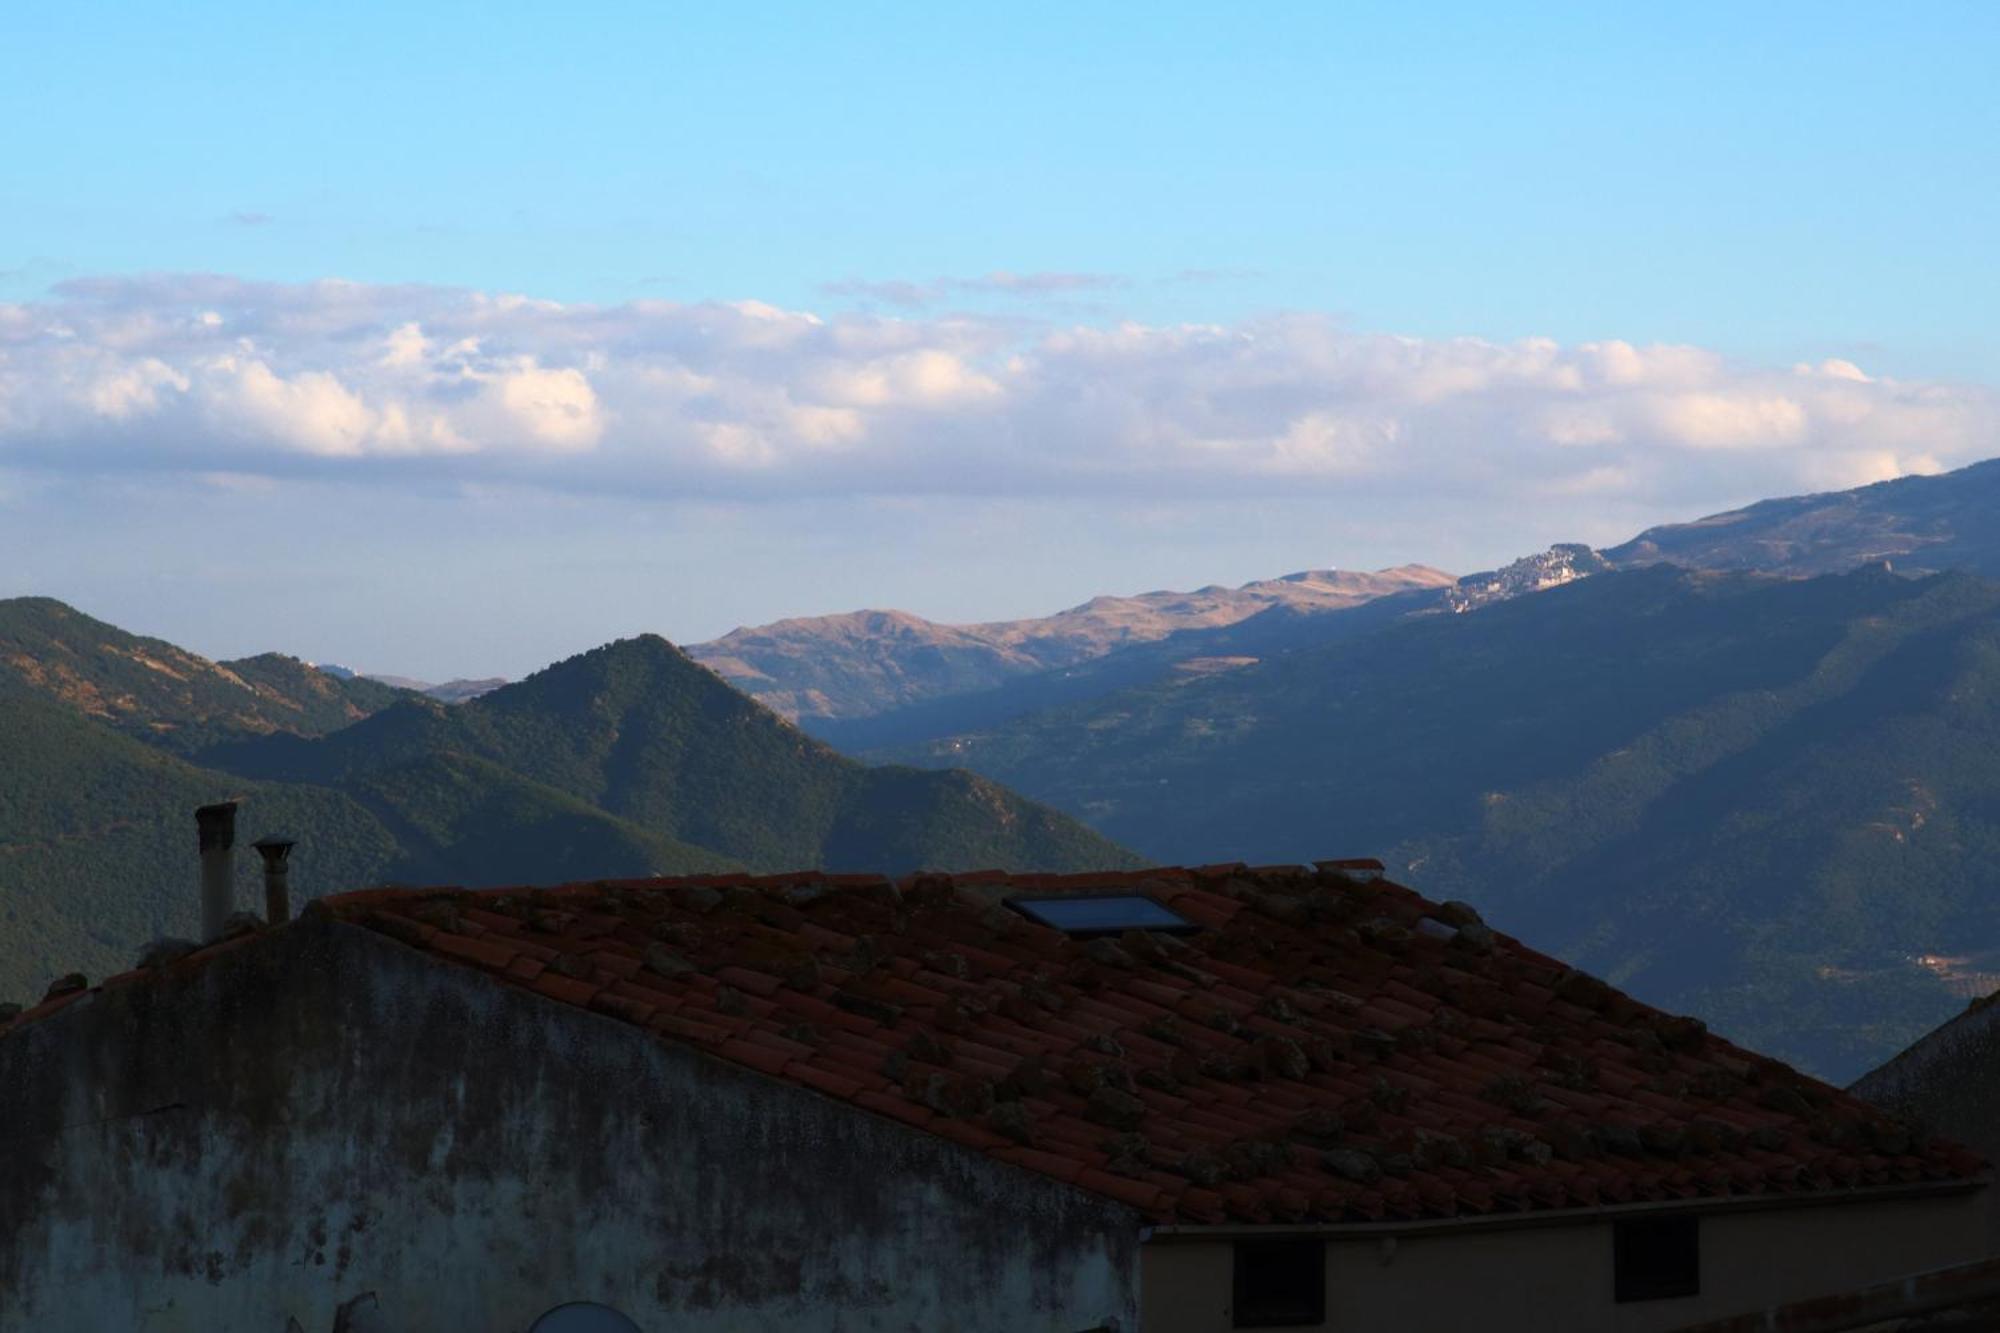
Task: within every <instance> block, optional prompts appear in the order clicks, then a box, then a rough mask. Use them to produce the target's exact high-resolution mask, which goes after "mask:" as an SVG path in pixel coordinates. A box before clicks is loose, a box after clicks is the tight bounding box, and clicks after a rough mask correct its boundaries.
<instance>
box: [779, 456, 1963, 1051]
mask: <svg viewBox="0 0 2000 1333" xmlns="http://www.w3.org/2000/svg"><path fill="white" fill-rule="evenodd" d="M1885 562H1886V563H1885ZM1675 565H1679V566H1681V568H1679V569H1676V568H1674V567H1673V566H1675ZM1857 565H1858V566H1862V568H1860V569H1859V570H1858V572H1843V573H1841V574H1839V575H1838V576H1823V577H1818V578H1803V577H1801V576H1802V575H1806V574H1813V573H1824V572H1825V571H1835V570H1837V571H1854V570H1855V569H1856V566H1857ZM1891 565H1893V569H1894V572H1893V573H1892V572H1891V569H1890V566H1891ZM1940 566H1942V567H1947V568H1956V569H1957V570H1959V571H1960V572H1954V573H1950V574H1945V575H1940V576H1934V577H1913V576H1915V575H1919V574H1921V573H1922V571H1924V570H1926V569H1932V568H1937V567H1940ZM1980 573H1983V574H1989V575H2000V465H1996V464H1982V465H1980V466H1977V467H1974V468H1969V469H1966V470H1964V471H1961V472H1958V473H1953V474H1949V475H1946V476H1942V477H1930V478H1911V479H1906V480H1904V481H1898V482H1891V483H1885V484H1883V485H1879V486H1871V487H1867V488H1863V489H1861V490H1858V491H1852V492H1843V493H1840V494H1835V495H1823V496H1810V497H1802V498H1799V499H1793V500H1778V501H1771V502H1767V503H1765V504H1760V505H1756V506H1752V507H1751V508H1749V509H1746V510H1743V511H1739V512H1737V513H1734V514H1729V515H1719V516H1717V517H1715V518H1712V519H1706V520H1702V521H1700V522H1697V523H1691V524H1686V525H1679V526H1673V527H1665V528H1659V529H1654V530H1653V531H1651V532H1648V533H1646V534H1644V535H1642V536H1641V537H1640V538H1638V539H1636V540H1635V541H1633V542H1630V543H1627V544H1625V545H1624V546H1620V547H1615V548H1612V549H1610V550H1607V551H1602V552H1600V551H1593V550H1592V549H1591V548H1589V547H1584V546H1559V547H1556V548H1553V549H1552V550H1550V551H1549V552H1546V553H1543V554H1541V555H1538V556H1532V557H1528V558H1526V559H1524V560H1521V561H1517V562H1515V563H1514V564H1512V565H1509V566H1507V567H1506V568H1504V569H1502V570H1497V571H1494V572H1492V573H1489V574H1481V575H1473V576H1469V577H1467V578H1465V579H1461V580H1458V581H1457V582H1456V583H1455V584H1452V585H1449V586H1446V587H1443V588H1432V589H1422V590H1412V591H1406V592H1403V593H1396V594H1391V595H1388V596H1383V597H1378V598H1375V599H1372V600H1370V601H1368V602H1365V603H1362V604H1359V605H1356V606H1352V607H1347V608H1339V609H1333V610H1328V611H1321V612H1314V613H1308V614H1295V613H1288V612H1287V610H1286V609H1284V608H1274V609H1272V610H1270V611H1268V612H1265V613H1262V614H1259V615H1256V616H1252V617H1250V618H1248V619H1245V620H1243V621H1240V622H1238V623H1237V624H1235V625H1231V626H1227V627H1224V628H1222V629H1197V630H1189V631H1182V632H1180V633H1177V634H1174V635H1170V636H1168V637H1166V638H1163V639H1160V640H1157V641H1155V642H1153V643H1151V644H1147V645H1139V646H1131V647H1124V648H1118V649H1114V650H1112V651H1110V652H1107V653H1105V654H1104V655H1102V656H1101V657H1098V658H1096V659H1093V660H1092V661H1090V662H1089V663H1087V664H1085V665H1084V666H1083V667H1080V668H1072V669H1068V670H1058V671H1045V672H1042V673H1039V674H1036V675H1029V676H1022V677H1017V678H1015V679H1012V680H1010V681H1008V682H1006V683H1005V684H1003V685H1001V686H998V687H993V688H988V689H985V690H981V691H976V692H968V693H964V694H959V695H947V696H940V697H935V698H932V699H929V700H926V701H924V702H922V703H919V704H914V705H907V706H903V707H899V708H891V709H887V710H884V711H882V712H879V713H876V714H874V715H872V716H869V717H865V718H853V719H841V720H814V719H807V722H808V724H809V725H812V726H813V727H814V728H815V729H816V730H817V731H819V732H820V734H822V735H827V736H829V737H830V738H831V739H833V740H835V741H836V742H837V743H840V744H841V745H843V746H844V747H846V748H849V749H850V750H852V751H853V752H856V753H860V754H863V755H864V756H865V757H869V758H874V759H879V760H890V759H893V760H898V761H903V762H914V763H934V764H946V763H948V764H953V765H965V766H969V767H971V768H973V769H975V770H977V771H979V772H982V773H986V774H988V775H989V776H992V777H994V778H997V779H999V780H1000V781H1002V782H1005V783H1007V784H1009V785H1010V786H1012V787H1015V788H1018V789H1020V790H1022V791H1024V792H1026V793H1028V794H1029V795H1032V796H1035V797H1039V798H1041V799H1044V800H1047V801H1050V802H1051V803H1053V804H1055V805H1056V806H1058V807H1059V808H1062V809H1065V810H1068V811H1070V812H1071V813H1073V814H1075V815H1077V816H1078V817H1080V818H1083V819H1085V820H1087V821H1088V822H1090V823H1091V824H1092V825H1093V827H1096V828H1098V829H1100V830H1102V831H1103V832H1105V833H1106V834H1108V835H1109V836H1111V837H1113V838H1116V839H1118V840H1119V841H1121V842H1123V843H1125V844H1126V845H1129V846H1132V847H1134V848H1136V849H1137V850H1139V851H1140V852H1142V853H1144V854H1146V855H1148V856H1150V857H1154V858H1157V859H1160V860H1168V861H1174V860H1215V859H1223V860H1227V859H1231V858H1237V857H1241V858H1243V859H1247V860H1251V861H1274V860H1288V859H1310V858H1313V857H1317V856H1324V855H1326V854H1328V852H1329V851H1330V850H1342V851H1347V852H1352V853H1356V854H1361V853H1374V854H1379V855H1383V856H1384V857H1385V858H1388V859H1391V860H1393V861H1394V862H1395V864H1396V866H1397V869H1398V871H1399V873H1400V874H1401V875H1402V876H1403V877H1404V878H1406V879H1408V880H1409V881H1410V882H1412V883H1416V884H1419V885H1422V886H1423V887H1424V888H1425V890H1426V891H1427V892H1431V893H1433V894H1438V895H1447V896H1462V897H1466V898H1468V899H1470V900H1472V901H1475V902H1477V903H1479V904H1480V905H1481V906H1482V907H1483V908H1486V909H1488V910H1489V911H1490V912H1491V914H1492V915H1493V916H1494V917H1495V918H1496V919H1497V920H1498V921H1499V922H1500V923H1501V924H1502V925H1504V926H1505V927H1507V928H1509V929H1512V930H1515V931H1517V932H1518V933H1520V934H1522V935H1523V936H1524V937H1525V938H1527V939H1529V940H1530V941H1531V942H1534V943H1536V944H1537V945H1538V946H1540V947H1544V948H1547V949H1550V950H1551V951H1553V952H1556V953H1558V954H1562V955H1563V956H1565V957H1570V958H1574V959H1576V960H1577V961H1579V962H1580V963H1582V964H1583V965H1585V966H1589V967H1592V968H1595V969H1598V970H1600V971H1602V972H1604V973H1605V974H1606V975H1607V976H1609V977H1610V978H1611V979H1613V980H1614V981H1617V982H1618V983H1620V984H1622V985H1626V986H1629V987H1631V988H1632V989H1634V990H1635V991H1637V992H1638V993H1639V994H1641V995H1643V996H1645V997H1646V998H1647V999H1649V1000H1652V1001H1655V1002H1658V1003H1662V1004H1665V1005H1667V1006H1669V1007H1675V1008H1680V1009H1683V1010H1686V1011H1689V1012H1696V1013H1701V1014H1703V1015H1705V1016H1708V1017H1711V1018H1713V1019H1714V1020H1715V1021H1716V1022H1717V1023H1718V1024H1720V1025H1721V1026H1722V1027H1723V1028H1724V1029H1725V1030H1726V1031H1728V1032H1730V1033H1731V1034H1732V1035H1735V1036H1738V1037H1741V1038H1743V1039H1744V1040H1746V1041H1749V1042H1750V1043H1751V1044H1753V1045H1757V1046H1760V1047H1762V1048H1765V1049H1770V1050H1772V1051H1774V1052H1776V1053H1779V1054H1783V1055H1787V1056H1789V1057H1791V1058H1794V1059H1797V1060H1800V1061H1802V1062H1804V1063H1805V1064H1807V1065H1808V1066H1809V1067H1812V1068H1815V1069H1817V1070H1819V1071H1820V1072H1823V1073H1827V1074H1833V1075H1844V1074H1847V1073H1851V1072H1857V1071H1858V1070H1859V1069H1860V1068H1862V1067H1865V1065H1866V1064H1867V1063H1868V1062H1869V1061H1871V1060H1873V1059H1875V1058H1878V1057H1880V1056H1882V1055H1885V1054H1887V1053H1889V1052H1890V1051H1892V1050H1894V1049H1895V1048H1896V1046H1897V1045H1898V1044H1899V1043H1900V1042H1902V1041H1903V1040H1906V1039H1907V1038H1908V1037H1910V1036H1913V1035H1914V1034H1915V1033H1917V1032H1919V1031H1921V1030H1923V1029H1924V1028H1925V1027H1927V1026H1929V1025H1930V1024H1931V1023H1933V1022H1935V1021H1936V1020H1937V1019H1938V1018H1940V1017H1941V1016H1942V1015H1943V1013H1944V1012H1945V1011H1946V1010H1948V1009H1949V1007H1951V1006H1952V1005H1953V1004H1955V1003H1958V1002H1960V1001H1961V1000H1962V999H1963V998H1964V996H1965V995H1966V994H1968V993H1971V992H1972V991H1975V990H1979V989H1981V988H1983V989H1986V990H1991V989H1994V988H1995V987H2000V894H1996V892H1995V890H1996V889H2000V882H1996V881H1995V879H1994V871H1993V869H1992V868H1993V867H1994V866H1996V865H2000V855H1996V853H2000V719H1996V717H1995V716H1994V714H1993V713H1992V712H1990V711H1989V701H2000V620H1996V616H1997V615H2000V584H1996V583H1993V582H1989V581H1988V580H1987V579H1985V578H1982V577H1978V576H1977V575H1978V574H1980ZM1531 593H1533V594H1538V595H1533V596H1530V595H1528V594H1531ZM1453 612H1460V613H1468V614H1451V613H1453Z"/></svg>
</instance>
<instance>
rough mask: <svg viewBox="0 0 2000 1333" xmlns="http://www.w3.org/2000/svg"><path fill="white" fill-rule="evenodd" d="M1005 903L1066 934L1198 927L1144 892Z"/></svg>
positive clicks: (1179, 931)
mask: <svg viewBox="0 0 2000 1333" xmlns="http://www.w3.org/2000/svg"><path fill="white" fill-rule="evenodd" d="M1007 906H1009V907H1011V908H1013V909H1014V910H1015V911H1017V912H1019V913H1020V914H1021V915H1022V916H1025V917H1027V918H1028V919H1029V920H1030V921H1035V922H1039V923H1040V924H1042V925H1044V926H1050V927H1053V928H1054V929H1056V930H1060V931H1062V932H1064V933H1065V934H1069V935H1119V934H1123V933H1124V932H1125V931H1128V930H1159V931H1165V932H1167V933H1169V934H1186V933H1187V932H1189V931H1192V930H1196V929H1199V927H1197V926H1196V925H1195V924H1194V922H1192V921H1189V920H1188V919H1187V918H1186V917H1184V916H1182V915H1181V914H1180V913H1178V912H1176V911H1174V910H1173V909H1172V908H1170V907H1168V906H1167V905H1166V904H1165V903H1162V902H1160V901H1158V900H1157V899H1154V898H1149V897H1147V896H1146V895H1145V894H1143V893H1098V894H1065V895H1062V896H1060V897H1051V898H1009V899H1007Z"/></svg>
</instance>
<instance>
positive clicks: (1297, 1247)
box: [1231, 1240, 1326, 1328]
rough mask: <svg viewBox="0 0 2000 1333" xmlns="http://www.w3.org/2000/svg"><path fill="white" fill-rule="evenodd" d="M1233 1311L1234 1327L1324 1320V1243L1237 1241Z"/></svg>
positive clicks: (1272, 1326)
mask: <svg viewBox="0 0 2000 1333" xmlns="http://www.w3.org/2000/svg"><path fill="white" fill-rule="evenodd" d="M1231 1286H1232V1288H1233V1296H1232V1299H1231V1308H1232V1309H1233V1310H1234V1311H1235V1326H1236V1327H1237V1328H1288V1327H1292V1326H1295V1325H1299V1324H1323V1323H1325V1322H1326V1242H1325V1241H1319V1240H1239V1241H1237V1242H1236V1272H1235V1278H1234V1281H1233V1282H1232V1284H1231Z"/></svg>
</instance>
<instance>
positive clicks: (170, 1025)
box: [0, 920, 1140, 1333]
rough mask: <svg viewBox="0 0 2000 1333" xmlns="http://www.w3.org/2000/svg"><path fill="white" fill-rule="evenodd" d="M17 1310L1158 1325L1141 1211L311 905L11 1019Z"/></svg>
mask: <svg viewBox="0 0 2000 1333" xmlns="http://www.w3.org/2000/svg"><path fill="white" fill-rule="evenodd" d="M0 1126H4V1135H5V1137H4V1139H0V1333H20V1331H25V1330H30V1329H32V1330H35V1331H36V1333H71V1331H74V1333H105V1330H113V1329H115V1330H120V1331H121V1333H123V1331H124V1330H135V1331H137V1333H183V1331H186V1333H194V1331H195V1330H200V1331H201V1333H213V1331H214V1330H230V1331H231V1333H234V1331H236V1330H251V1331H254V1330H269V1331H270V1333H282V1331H283V1330H284V1329H285V1328H286V1321H287V1319H289V1318H296V1319H297V1320H298V1321H299V1325H300V1326H301V1327H302V1328H303V1329H304V1330H306V1333H326V1330H329V1329H331V1328H332V1326H333V1322H334V1312H335V1310H336V1308H337V1307H338V1306H340V1305H341V1304H343V1303H346V1302H349V1301H352V1300H354V1299H355V1298H356V1297H359V1296H360V1295H362V1294H363V1293H367V1292H373V1293H374V1294H375V1297H376V1302H375V1306H374V1308H375V1309H376V1310H378V1311H379V1319H378V1320H375V1321H373V1322H370V1323H369V1324H368V1326H369V1327H370V1328H382V1329H408V1330H443V1329H450V1330H468V1331H476V1333H488V1331H490V1333H509V1331H510V1330H522V1329H525V1328H527V1327H528V1325H529V1324H530V1323H531V1322H532V1321H533V1320H534V1319H535V1318H536V1317H537V1316H538V1315H540V1314H541V1313H542V1312H544V1311H546V1310H548V1309H549V1308H551V1307H553V1306H555V1305H558V1304H561V1303H563V1302H566V1301H572V1300H593V1301H600V1302H603V1303H604V1304H607V1305H610V1306H613V1307H614V1308H617V1309H619V1310H621V1311H623V1312H624V1313H625V1314H627V1315H628V1316H630V1317H631V1318H632V1319H634V1320H635V1321H636V1322H637V1323H638V1325H639V1327H640V1328H641V1329H643V1330H646V1331H647V1333H669V1331H671V1333H709V1331H719V1330H725V1329H726V1330H732V1331H735V1330H754V1329H780V1328H782V1329H802V1330H828V1331H829V1333H831V1331H833V1330H839V1331H841V1333H848V1331H850V1330H877V1329H880V1330H926V1333H937V1331H940V1330H975V1329H977V1330H989V1329H1010V1330H1013V1329H1019V1330H1050V1331H1051V1333H1074V1330H1079V1329H1086V1328H1091V1327H1094V1326H1096V1325H1098V1324H1100V1323H1101V1322H1103V1321H1106V1320H1117V1321H1120V1322H1121V1325H1122V1327H1124V1328H1127V1329H1130V1328H1133V1327H1134V1326H1135V1324H1136V1312H1137V1304H1138V1291H1137V1272H1138V1259H1137V1245H1138V1240H1139V1235H1140V1228H1139V1225H1138V1222H1137V1219H1135V1218H1134V1217H1133V1216H1132V1215H1131V1214H1130V1213H1129V1212H1127V1211H1126V1210H1124V1209H1122V1208H1120V1207H1118V1206H1116V1205H1114V1204H1110V1203H1107V1202H1103V1201H1099V1200H1096V1199H1094V1198H1092V1197H1090V1196H1088V1195H1084V1194H1082V1193H1080V1192H1077V1191H1073V1190H1071V1189H1069V1188H1068V1187H1066V1186H1063V1185H1061V1184H1058V1183H1057V1182H1054V1181H1051V1180H1047V1179H1045V1178H1043V1177H1040V1176H1036V1175H1033V1174H1031V1173H1028V1172H1025V1171H1019V1170H1016V1169H1014V1168H1010V1167H1007V1166H1004V1165H1002V1164H999V1163H995V1162H991V1161H989V1160H987V1159H985V1158H983V1157H980V1156H979V1155H977V1154H974V1153H969V1152H966V1151H964V1150H963V1149H961V1148H958V1147H957V1146H955V1145H953V1144H951V1143H949V1142H945V1141H942V1140H939V1139H937V1138H935V1137H933V1136H930V1135H927V1134H924V1133H921V1132H918V1131H915V1130H912V1129H910V1128H908V1127H906V1126H903V1125H901V1124H899V1123H896V1122H894V1121H890V1120H886V1119H882V1118H878V1117H874V1116H871V1115H868V1114H866V1113H864V1112H859V1111H857V1110H855V1109H853V1108H851V1107H847V1106H844V1105H840V1104H836V1103H834V1102H831V1101H829V1100H827V1099H824V1098H821V1097H819V1096H817V1095H815V1094H813V1093H811V1092H808V1091H805V1090H803V1089H798V1088H794V1087H791V1086H789V1085H785V1084H781V1083H778V1082H776V1081H774V1080H769V1079H765V1078H762V1077H760V1076H758V1075H756V1074H753V1073H750V1072H747V1071H743V1070H739V1069H736V1068H735V1067H733V1066H728V1065H724V1064H721V1063H719V1062H716V1061H712V1060H708V1059H706V1058H704V1057H702V1056H699V1055H697V1054H695V1053H693V1052H691V1051H687V1050H684V1049H679V1048H675V1047H672V1046H668V1045H665V1044H663V1043H661V1042H658V1041H655V1040H652V1039H650V1038H648V1037H646V1036H644V1035H643V1034H641V1033H638V1032H636V1031H635V1030H633V1029H632V1028H630V1027H629V1026H626V1025H624V1024H621V1023H618V1022H616V1021H614V1020H611V1019H608V1018H604V1017H600V1016H598V1015H595V1014H591V1013H587V1012H584V1011H580V1010H576V1009H573V1008H570V1007H568V1006H564V1005H559V1004H556V1003H553V1002H551V1001H548V1000H545V999H543V998H542V997H539V996H536V995H532V994H528V993H524V992H520V991H517V990H514V989H513V988H511V987H506V986H501V985H496V984H494V983H493V982H492V981H490V980H488V979H486V978H483V977H480V976H478V975H476V974H472V973H469V972H468V971H467V970H465V969H463V968H459V967H455V966H452V965H450V964H446V963H442V962H439V961H436V960H433V959H430V958H428V957H426V956H424V955H422V954H419V953H417V952H416V951H414V950H410V949H407V948H405V947H404V946H402V945H400V944H397V943H395V942H394V941H391V940H387V939H384V938H382V937H380V936H377V935H374V934H372V933H371V932H367V931H364V930H360V929H358V928H355V927H351V926H343V925H338V924H334V923H331V922H328V921H324V920H315V921H306V922H302V923H300V924H298V925H295V926H292V927H289V928H287V929H286V930H283V931H280V932H275V933H273V934H272V935H268V936H266V937H264V938H262V939H260V940H258V941H257V942H255V943H254V944H252V945H249V946H247V947H243V948H239V949H237V950H235V951H234V952H232V953H229V954H227V955H224V956H222V957H219V958H216V959H213V960H212V961H210V962H209V963H207V964H206V965H204V966H202V967H199V968H195V969H190V970H189V971H188V972H187V973H185V974H184V975H181V976H178V977H164V978H158V979H154V980H151V981H148V982H145V983H142V984H138V985H134V986H131V987H124V988H114V989H113V990H111V991H108V992H105V993H101V994H98V995H95V996H92V997H90V998H89V999H87V1000H85V1001H81V1002H79V1003H77V1004H74V1005H72V1006H71V1007H70V1008H68V1009H66V1010H64V1011H62V1012H61V1013H58V1014H56V1015H54V1016H52V1017H51V1018H49V1019H47V1020H44V1021H43V1022H41V1023H38V1024H35V1025H32V1026H31V1027H29V1028H27V1029H25V1030H23V1031H20V1032H17V1033H15V1034H14V1035H12V1036H10V1037H8V1038H6V1039H5V1040H0Z"/></svg>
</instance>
